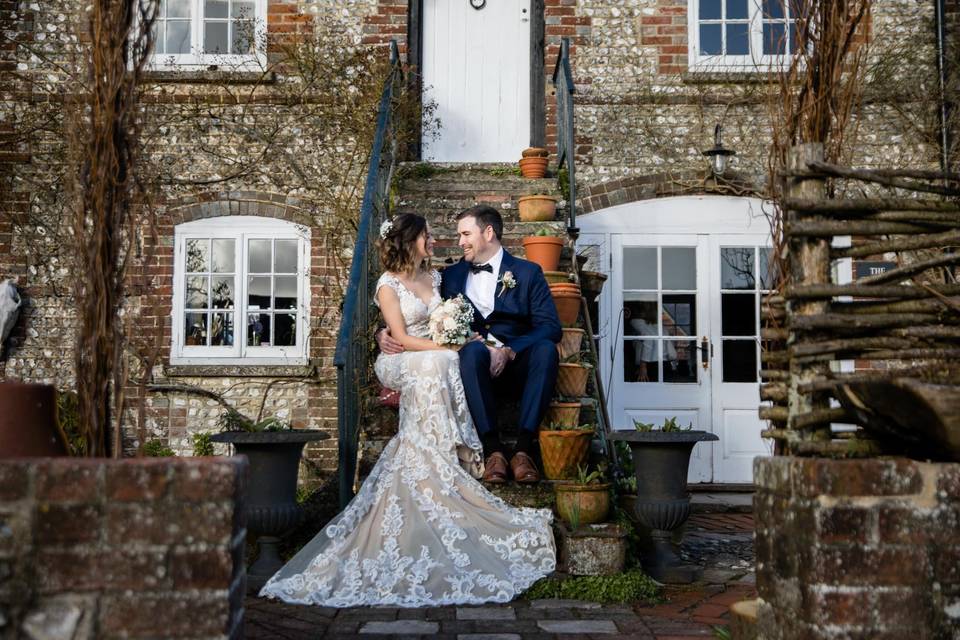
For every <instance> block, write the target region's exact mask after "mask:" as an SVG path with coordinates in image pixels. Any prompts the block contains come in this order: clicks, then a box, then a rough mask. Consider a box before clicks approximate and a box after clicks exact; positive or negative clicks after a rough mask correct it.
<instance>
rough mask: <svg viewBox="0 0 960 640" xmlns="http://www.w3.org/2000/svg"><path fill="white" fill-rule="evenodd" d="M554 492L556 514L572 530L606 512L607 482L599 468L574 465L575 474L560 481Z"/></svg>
mask: <svg viewBox="0 0 960 640" xmlns="http://www.w3.org/2000/svg"><path fill="white" fill-rule="evenodd" d="M555 489H556V492H557V514H559V516H560V517H561V518H563V520H564V521H565V522H566V523H567V524H569V525H570V526H571V527H572V528H573V529H574V530H577V529H579V528H580V525H583V524H595V523H597V522H603V521H604V520H606V519H607V514H608V513H610V483H609V482H606V480H605V478H604V474H603V470H602V469H596V470H594V471H590V470H589V468H588V467H586V466H578V467H577V476H576V478H574V479H573V480H572V481H570V482H560V483H558V484H557V485H556V487H555Z"/></svg>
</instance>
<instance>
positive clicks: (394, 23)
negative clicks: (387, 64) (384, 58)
mask: <svg viewBox="0 0 960 640" xmlns="http://www.w3.org/2000/svg"><path fill="white" fill-rule="evenodd" d="M409 17H410V16H409V3H408V2H407V1H406V0H402V1H398V0H378V2H377V10H376V13H374V14H372V15H369V16H365V17H364V18H363V36H362V39H361V42H362V43H363V44H366V45H371V46H374V47H386V46H388V45H389V44H390V41H391V40H396V41H397V49H398V50H399V52H400V55H401V56H405V55H406V54H407V37H408V35H409V31H408V30H409V26H408V25H409Z"/></svg>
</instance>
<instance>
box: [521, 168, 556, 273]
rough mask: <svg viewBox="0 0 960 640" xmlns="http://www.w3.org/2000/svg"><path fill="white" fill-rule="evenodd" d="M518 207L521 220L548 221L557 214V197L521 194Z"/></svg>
mask: <svg viewBox="0 0 960 640" xmlns="http://www.w3.org/2000/svg"><path fill="white" fill-rule="evenodd" d="M530 159H531V160H537V158H530ZM517 209H518V210H519V211H520V221H521V222H548V221H550V220H553V219H554V218H555V217H556V215H557V197H556V196H548V195H546V194H542V193H535V194H531V195H528V196H521V197H520V198H518V199H517ZM554 269H556V267H554Z"/></svg>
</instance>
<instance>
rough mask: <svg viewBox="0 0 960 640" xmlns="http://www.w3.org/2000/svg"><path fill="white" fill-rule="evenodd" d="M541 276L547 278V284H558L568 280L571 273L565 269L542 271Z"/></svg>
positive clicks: (571, 275)
mask: <svg viewBox="0 0 960 640" xmlns="http://www.w3.org/2000/svg"><path fill="white" fill-rule="evenodd" d="M543 277H544V278H546V279H547V284H559V283H561V282H570V278H572V277H573V274H570V273H567V272H566V271H544V272H543Z"/></svg>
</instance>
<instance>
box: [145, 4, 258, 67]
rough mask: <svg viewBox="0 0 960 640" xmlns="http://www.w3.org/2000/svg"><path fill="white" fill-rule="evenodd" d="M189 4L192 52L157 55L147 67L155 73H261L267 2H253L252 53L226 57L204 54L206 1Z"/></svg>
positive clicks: (221, 54)
mask: <svg viewBox="0 0 960 640" xmlns="http://www.w3.org/2000/svg"><path fill="white" fill-rule="evenodd" d="M189 2H190V11H191V15H190V48H191V52H190V53H174V54H170V53H156V48H154V53H153V54H152V55H151V56H150V62H149V65H148V68H149V69H150V70H153V71H176V70H197V71H199V70H203V69H208V68H210V67H217V69H218V70H224V71H258V70H262V69H265V68H266V64H267V55H266V51H264V50H263V45H264V43H265V41H266V33H267V0H253V3H254V21H255V26H254V41H253V49H254V52H253V53H247V54H223V53H202V48H201V47H202V46H203V8H204V0H189Z"/></svg>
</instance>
